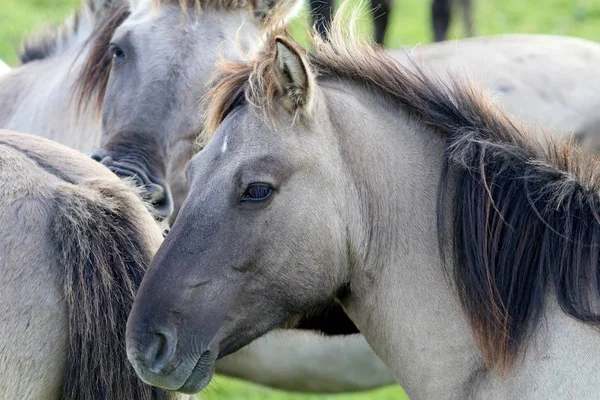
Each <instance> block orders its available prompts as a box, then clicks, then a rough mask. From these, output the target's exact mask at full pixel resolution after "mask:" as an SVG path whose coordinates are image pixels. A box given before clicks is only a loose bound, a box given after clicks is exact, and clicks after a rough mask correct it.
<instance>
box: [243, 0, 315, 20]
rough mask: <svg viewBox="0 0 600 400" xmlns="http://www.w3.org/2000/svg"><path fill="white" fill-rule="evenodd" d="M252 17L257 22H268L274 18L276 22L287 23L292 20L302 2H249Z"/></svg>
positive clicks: (282, 0)
mask: <svg viewBox="0 0 600 400" xmlns="http://www.w3.org/2000/svg"><path fill="white" fill-rule="evenodd" d="M251 1H252V3H251V4H252V5H253V9H254V16H255V18H256V19H257V20H258V21H259V22H264V21H268V20H269V18H271V17H273V16H275V17H276V19H277V20H282V21H284V22H287V21H288V20H290V19H292V18H294V17H295V16H296V15H297V14H298V12H300V9H301V8H302V6H303V4H304V3H303V0H251Z"/></svg>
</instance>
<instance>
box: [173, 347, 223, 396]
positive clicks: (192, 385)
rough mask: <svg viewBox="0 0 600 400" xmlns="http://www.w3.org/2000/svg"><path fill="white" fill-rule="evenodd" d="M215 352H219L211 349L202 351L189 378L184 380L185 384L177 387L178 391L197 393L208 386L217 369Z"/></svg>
mask: <svg viewBox="0 0 600 400" xmlns="http://www.w3.org/2000/svg"><path fill="white" fill-rule="evenodd" d="M215 353H218V352H213V351H211V350H210V349H209V350H206V351H205V352H204V353H202V355H201V356H200V358H198V361H197V362H196V365H195V366H194V369H193V370H192V372H190V375H189V376H188V378H187V380H186V381H185V382H184V384H183V385H181V387H180V388H179V389H177V391H178V392H181V393H185V394H195V393H198V392H200V391H201V390H202V389H204V388H205V387H206V386H208V384H209V383H210V381H211V380H212V377H213V374H214V370H215V360H216V357H215V356H214V354H215ZM207 369H208V370H207Z"/></svg>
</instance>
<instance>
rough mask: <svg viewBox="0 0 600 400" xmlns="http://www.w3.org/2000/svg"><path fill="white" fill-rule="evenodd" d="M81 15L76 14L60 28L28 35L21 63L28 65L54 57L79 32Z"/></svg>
mask: <svg viewBox="0 0 600 400" xmlns="http://www.w3.org/2000/svg"><path fill="white" fill-rule="evenodd" d="M79 24H80V15H79V13H76V14H74V15H72V16H70V17H69V18H67V19H66V20H65V22H64V23H63V24H62V25H60V26H49V27H46V28H45V29H44V30H43V31H42V32H38V33H36V34H33V35H28V36H26V37H25V40H24V41H23V43H22V44H21V49H20V50H19V61H20V62H21V64H27V63H30V62H32V61H37V60H43V59H46V58H48V57H51V56H53V55H54V54H55V53H56V52H57V50H58V49H59V48H60V46H61V44H62V43H66V42H67V41H68V40H69V39H70V38H71V37H72V36H73V35H74V34H75V32H77V29H78V28H79Z"/></svg>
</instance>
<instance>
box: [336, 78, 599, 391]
mask: <svg viewBox="0 0 600 400" xmlns="http://www.w3.org/2000/svg"><path fill="white" fill-rule="evenodd" d="M346 86H348V85H347V84H346ZM351 90H356V88H354V89H351ZM327 91H328V92H329V93H328V98H329V101H328V104H329V105H330V113H331V114H330V115H331V121H332V124H333V126H334V130H335V131H336V132H338V133H339V135H337V136H338V140H339V142H340V147H341V151H342V155H343V157H344V160H345V162H346V167H347V169H348V171H349V174H350V175H351V179H350V180H351V181H353V182H354V185H353V187H352V188H349V193H348V194H347V196H348V198H350V199H359V201H358V202H357V204H356V207H355V208H351V210H350V213H351V214H357V215H360V218H355V217H354V218H353V217H352V215H351V216H350V217H349V220H351V221H353V222H352V228H351V229H350V231H351V232H352V234H351V235H352V242H353V243H360V244H363V243H366V246H362V248H363V249H364V250H356V254H355V255H354V257H352V259H355V260H358V261H357V262H356V263H355V265H353V266H352V270H351V282H352V283H351V287H352V292H351V295H350V296H349V297H348V298H346V299H343V303H344V306H345V308H346V311H347V312H348V314H349V315H350V317H351V318H352V319H353V320H354V321H355V323H356V324H357V326H358V328H359V329H360V331H361V332H362V333H363V334H364V335H365V337H366V338H367V341H368V342H369V344H370V345H371V347H372V348H373V349H374V351H375V352H376V353H377V354H378V355H379V356H380V357H381V358H382V360H383V361H384V362H385V363H386V364H387V366H388V367H390V368H391V370H392V372H393V374H394V376H395V377H396V379H397V380H398V382H399V383H400V384H401V385H402V386H403V387H404V388H405V389H406V391H407V393H408V394H409V396H410V397H411V399H413V400H414V399H417V400H418V399H434V398H435V399H459V398H460V399H464V398H476V399H506V398H523V397H522V396H521V394H522V393H529V394H530V395H531V396H532V398H538V397H536V396H538V394H539V393H541V392H540V390H541V391H543V392H544V393H545V394H546V395H547V396H546V397H545V398H550V397H552V396H553V394H552V393H557V390H559V389H557V388H558V387H559V386H560V382H564V381H565V380H564V377H565V376H569V377H576V376H577V373H578V372H577V371H578V368H577V367H576V365H577V363H578V362H583V363H584V364H585V365H586V368H587V370H586V373H585V375H586V376H587V377H588V378H589V379H591V378H590V374H592V372H588V371H597V368H598V365H599V364H600V357H596V356H594V354H595V352H592V351H591V350H590V348H591V347H590V346H591V345H598V343H599V342H600V335H597V333H596V332H595V331H594V330H593V329H591V328H589V327H587V326H585V325H582V324H581V323H579V322H576V321H574V320H572V319H570V318H568V317H567V316H566V315H564V313H563V312H562V311H561V310H560V308H559V307H558V305H556V303H555V302H549V306H548V308H547V310H546V311H545V317H546V321H547V323H546V324H544V326H543V328H540V329H539V330H538V331H536V332H535V335H534V336H533V339H532V342H533V343H535V344H536V345H539V346H530V347H529V348H528V349H527V351H526V352H524V357H523V358H522V360H521V361H522V362H521V363H519V364H518V365H517V366H516V367H515V369H514V370H513V371H512V372H510V373H509V374H508V376H501V375H500V374H499V373H497V371H493V372H489V373H488V372H486V370H485V366H484V364H483V361H482V357H481V354H480V352H479V349H478V347H477V345H476V343H475V340H474V337H473V334H472V330H471V327H470V324H469V322H468V318H467V316H466V315H465V314H464V311H463V309H462V307H461V304H460V301H459V298H458V294H457V292H456V290H455V288H454V287H453V284H452V283H451V281H450V277H448V276H447V275H446V274H445V269H447V270H448V271H451V270H452V266H451V265H448V266H443V265H442V261H441V259H440V253H439V243H438V236H437V231H438V229H437V220H436V211H437V189H438V183H439V179H440V174H441V169H442V154H443V151H444V149H445V144H444V141H443V138H442V136H441V135H439V134H438V133H436V132H433V131H431V129H429V128H426V127H424V126H422V125H420V124H419V122H418V121H415V120H414V119H412V118H410V117H409V116H408V115H407V114H406V113H405V112H404V111H403V110H399V109H397V107H396V106H394V105H390V104H389V102H386V101H384V100H383V99H382V98H381V97H379V96H378V95H376V94H374V93H373V92H369V91H365V90H364V89H362V90H361V89H358V91H357V92H354V93H352V94H350V95H349V94H348V92H349V91H348V89H347V88H344V87H342V86H341V85H340V86H332V87H331V88H330V89H329V90H327ZM386 103H388V104H386ZM443 206H444V207H447V206H451V205H450V204H444V205H443ZM446 215H447V216H448V217H447V218H448V219H449V221H451V220H452V218H453V217H452V213H446ZM448 225H450V224H448ZM446 254H451V249H450V248H448V249H447V250H446ZM450 261H451V260H447V262H450ZM590 331H593V333H592V334H590ZM581 342H585V343H586V345H585V346H581V347H577V346H578V345H574V344H573V343H581ZM586 352H587V354H586ZM549 354H551V355H552V356H551V357H549ZM590 354H591V356H590ZM581 360H583V361H581ZM565 374H566V375H565ZM559 377H562V378H561V379H558V378H559ZM577 379H578V378H577ZM532 382H538V383H537V384H532ZM542 382H546V383H545V384H544V385H545V386H544V385H542ZM548 382H556V384H554V385H551V384H549V383H548ZM541 386H544V388H543V389H540V387H541ZM534 387H535V390H537V391H538V392H535V393H533V390H534ZM588 387H589V386H588ZM584 390H587V389H584ZM578 393H580V392H578ZM580 394H582V395H583V398H588V397H585V393H580ZM590 398H592V397H590Z"/></svg>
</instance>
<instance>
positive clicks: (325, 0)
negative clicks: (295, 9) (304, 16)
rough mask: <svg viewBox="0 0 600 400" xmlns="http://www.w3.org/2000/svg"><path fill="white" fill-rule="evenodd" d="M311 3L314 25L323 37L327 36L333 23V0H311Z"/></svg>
mask: <svg viewBox="0 0 600 400" xmlns="http://www.w3.org/2000/svg"><path fill="white" fill-rule="evenodd" d="M309 5H310V15H311V17H312V20H313V25H315V27H316V28H317V32H319V34H320V35H321V36H322V37H326V36H327V32H328V31H329V27H330V25H331V13H332V10H333V0H309Z"/></svg>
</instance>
